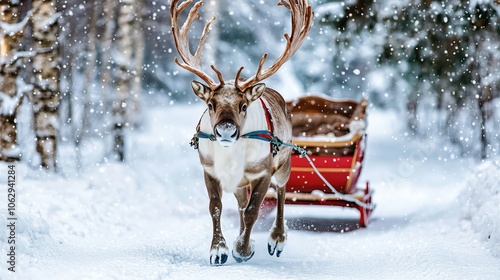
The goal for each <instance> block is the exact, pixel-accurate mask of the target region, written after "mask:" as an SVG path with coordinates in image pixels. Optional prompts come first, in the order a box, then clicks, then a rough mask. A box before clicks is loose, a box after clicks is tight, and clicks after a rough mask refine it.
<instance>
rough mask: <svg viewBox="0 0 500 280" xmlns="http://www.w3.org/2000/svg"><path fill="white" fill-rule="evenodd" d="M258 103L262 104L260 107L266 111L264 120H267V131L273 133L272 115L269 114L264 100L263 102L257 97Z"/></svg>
mask: <svg viewBox="0 0 500 280" xmlns="http://www.w3.org/2000/svg"><path fill="white" fill-rule="evenodd" d="M259 99H260V103H261V104H262V108H264V111H265V112H266V122H267V128H268V129H269V132H271V135H274V124H273V116H272V115H271V112H270V111H269V109H268V108H267V106H266V102H264V100H263V98H262V97H261V98H259Z"/></svg>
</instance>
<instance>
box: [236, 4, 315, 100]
mask: <svg viewBox="0 0 500 280" xmlns="http://www.w3.org/2000/svg"><path fill="white" fill-rule="evenodd" d="M296 1H297V3H296ZM278 5H280V6H285V7H286V8H287V9H289V10H290V11H291V14H292V33H291V34H292V35H291V36H290V35H288V33H285V35H284V36H285V39H286V48H285V50H284V51H283V53H282V54H281V56H280V57H279V58H278V59H277V60H276V61H275V62H274V63H273V64H272V65H271V66H269V67H268V68H267V69H265V70H262V66H264V62H265V61H266V58H267V53H265V54H264V55H263V56H262V58H261V59H260V62H259V66H258V67H257V73H256V74H255V75H254V76H252V77H250V78H248V79H247V80H245V81H244V82H242V83H241V84H240V81H239V78H240V74H241V71H242V70H243V66H242V67H240V69H239V70H238V73H237V74H236V79H235V81H234V85H235V87H236V88H237V89H238V90H240V91H241V92H243V91H245V90H246V89H248V88H250V87H252V86H254V85H255V84H257V83H258V82H260V81H262V80H264V79H266V78H269V77H270V76H272V75H273V74H274V73H276V71H278V69H279V68H280V67H281V66H282V65H283V64H284V63H285V62H287V61H288V60H289V59H290V58H291V57H292V56H293V55H294V54H295V52H296V51H297V50H298V49H299V48H300V46H301V45H302V42H303V41H304V39H305V38H306V35H307V32H308V31H309V29H310V28H311V25H312V22H313V21H312V19H313V12H312V7H311V6H310V5H309V3H307V0H286V1H283V0H280V1H279V2H278Z"/></svg>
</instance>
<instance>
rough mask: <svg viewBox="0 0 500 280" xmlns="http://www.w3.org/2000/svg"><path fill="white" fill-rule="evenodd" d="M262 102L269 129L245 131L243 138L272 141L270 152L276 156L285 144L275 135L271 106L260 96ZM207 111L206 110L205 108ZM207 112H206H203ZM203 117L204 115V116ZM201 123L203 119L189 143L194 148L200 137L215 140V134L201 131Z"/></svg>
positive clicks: (196, 146) (196, 147)
mask: <svg viewBox="0 0 500 280" xmlns="http://www.w3.org/2000/svg"><path fill="white" fill-rule="evenodd" d="M259 100H260V103H261V104H262V108H263V109H264V112H265V114H266V122H267V128H268V129H267V130H255V131H251V132H248V133H245V134H243V135H241V136H240V137H241V138H246V139H256V140H261V141H266V142H269V143H270V152H271V153H272V154H273V156H275V155H276V154H278V152H279V150H280V149H281V146H283V142H282V141H281V140H280V139H279V138H278V137H276V136H274V123H273V117H272V115H271V112H270V111H269V108H267V106H266V103H265V102H264V100H263V99H262V98H259ZM205 112H206V110H205ZM203 114H205V113H203ZM202 117H203V116H202ZM200 125H201V119H200V121H199V122H198V125H197V126H196V133H195V134H194V136H193V138H191V142H190V143H189V144H190V145H191V147H193V148H194V149H198V145H199V140H200V139H208V140H210V141H215V140H216V138H215V135H213V134H209V133H205V132H203V131H200Z"/></svg>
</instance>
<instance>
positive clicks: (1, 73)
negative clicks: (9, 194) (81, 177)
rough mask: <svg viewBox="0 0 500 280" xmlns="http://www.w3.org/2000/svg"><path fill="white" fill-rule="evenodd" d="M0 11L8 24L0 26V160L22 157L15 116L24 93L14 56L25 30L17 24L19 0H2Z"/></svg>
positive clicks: (9, 160)
mask: <svg viewBox="0 0 500 280" xmlns="http://www.w3.org/2000/svg"><path fill="white" fill-rule="evenodd" d="M0 12H1V14H0V21H2V23H3V24H5V26H4V25H3V24H2V28H1V30H0V32H1V33H0V160H1V161H7V162H13V161H17V160H19V159H20V153H19V150H18V148H17V126H16V122H17V121H16V118H17V109H18V108H19V106H20V105H21V101H22V97H23V95H22V93H21V91H19V90H18V87H17V79H18V73H19V64H17V63H16V61H15V58H14V56H15V54H16V52H17V49H18V47H19V39H20V37H21V34H22V31H23V29H22V28H21V29H20V28H16V27H15V26H14V24H16V23H18V21H19V2H18V1H0ZM4 27H5V28H4Z"/></svg>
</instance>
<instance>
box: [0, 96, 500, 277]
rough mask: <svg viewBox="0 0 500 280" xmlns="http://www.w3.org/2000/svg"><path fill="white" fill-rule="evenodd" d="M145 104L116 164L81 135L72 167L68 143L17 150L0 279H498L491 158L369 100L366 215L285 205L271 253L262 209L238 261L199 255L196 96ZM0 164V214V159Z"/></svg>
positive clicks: (0, 212)
mask: <svg viewBox="0 0 500 280" xmlns="http://www.w3.org/2000/svg"><path fill="white" fill-rule="evenodd" d="M149 109H150V111H149V112H147V116H146V117H145V119H146V120H147V121H146V122H145V123H146V125H145V127H144V128H143V130H142V131H141V132H140V133H137V134H133V135H131V141H130V143H129V147H128V151H129V153H130V157H129V161H128V162H127V163H125V164H119V163H110V162H102V161H101V162H98V163H96V162H95V161H93V158H94V159H95V158H98V157H99V155H100V153H101V150H102V149H101V148H100V147H99V146H98V145H97V144H96V145H95V146H93V144H92V143H87V145H86V146H85V150H84V151H82V153H83V155H85V157H84V162H83V163H84V164H85V166H86V167H85V168H84V169H83V170H78V171H77V170H75V163H74V153H73V152H72V151H71V150H70V148H68V147H63V149H62V151H61V155H60V161H61V162H60V166H61V171H60V173H59V174H47V173H45V172H42V171H38V170H33V169H32V168H30V167H28V166H27V165H26V164H22V163H18V164H17V175H18V182H17V185H18V186H17V195H18V196H17V197H16V198H17V216H18V228H17V234H16V245H17V248H16V257H17V259H16V261H17V262H16V270H17V271H16V272H15V273H12V272H9V271H8V270H7V265H6V261H7V253H8V251H7V248H8V245H7V237H8V233H7V229H6V228H5V227H4V230H3V231H2V233H0V248H1V252H0V260H1V263H2V265H1V269H0V279H2V280H4V279H200V278H203V279H500V258H498V257H499V255H500V253H499V252H500V249H499V248H500V237H499V232H500V226H499V223H500V222H499V219H498V217H499V216H500V213H499V211H500V205H499V202H500V199H499V191H500V186H499V184H500V183H499V181H500V180H499V178H498V177H499V171H500V168H499V167H498V166H499V163H498V161H497V162H494V161H491V162H489V163H486V164H483V165H481V166H479V167H476V165H477V164H476V163H475V162H474V161H472V160H467V159H459V158H457V157H456V156H455V155H453V154H451V152H450V151H451V149H449V148H448V147H447V146H446V144H444V143H443V142H440V141H431V140H428V139H420V140H409V139H410V137H409V136H405V134H404V132H403V131H404V130H403V129H402V128H401V125H400V123H401V121H400V117H399V116H397V115H396V114H395V113H393V112H380V111H377V110H374V109H372V110H370V112H369V128H368V132H369V138H368V151H367V152H368V154H367V157H366V160H365V163H364V171H363V172H364V173H363V175H362V177H363V178H364V179H363V180H368V179H369V180H370V183H371V186H372V187H373V188H374V189H375V191H376V192H375V196H374V200H375V202H376V203H377V204H378V207H377V209H376V210H375V212H374V214H373V219H372V222H371V224H370V225H369V227H368V228H363V229H359V228H358V227H357V219H358V213H357V212H356V211H355V210H351V209H341V208H331V207H312V206H309V207H307V206H286V208H285V214H286V219H287V221H288V227H289V232H288V243H287V246H286V247H285V250H284V251H283V254H282V255H281V257H280V258H277V257H276V256H269V255H268V253H267V238H268V234H269V232H268V230H269V228H270V227H271V224H272V218H268V219H264V220H261V221H259V224H258V225H257V226H256V228H255V230H254V234H253V239H254V240H255V247H256V253H255V256H254V257H253V258H252V259H251V260H250V261H248V262H246V263H241V264H240V263H236V262H235V261H234V260H233V259H232V258H231V257H230V259H229V260H228V263H227V264H226V265H224V266H221V267H211V266H210V265H209V258H208V251H209V246H210V241H211V232H212V230H211V227H212V226H211V220H210V217H209V214H208V198H207V195H206V190H205V186H204V183H203V179H202V170H201V167H200V165H199V162H198V158H197V152H196V151H195V150H192V149H191V148H190V147H189V145H188V142H189V140H190V138H191V136H192V135H193V132H194V129H195V126H196V123H197V121H198V118H199V116H200V115H201V113H202V112H203V110H204V108H203V107H202V106H201V105H191V106H187V105H176V106H169V107H163V108H149ZM478 172H482V173H478ZM0 174H3V175H0V186H2V187H1V188H0V197H1V199H0V201H3V202H1V203H0V221H3V223H4V224H7V209H6V208H7V203H6V201H7V200H6V196H7V193H6V187H5V186H6V184H7V175H6V174H7V165H6V164H5V163H0ZM478 174H480V175H478ZM481 174H482V175H481ZM224 203H225V204H224V207H225V208H224V210H223V220H222V227H223V231H224V234H225V236H226V240H227V241H228V244H232V241H233V240H234V239H235V238H236V237H237V235H238V228H239V226H238V223H239V219H238V213H237V206H236V202H235V200H234V198H233V196H232V195H230V194H226V195H225V196H224ZM485 205H486V206H485ZM495 256H497V257H495Z"/></svg>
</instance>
